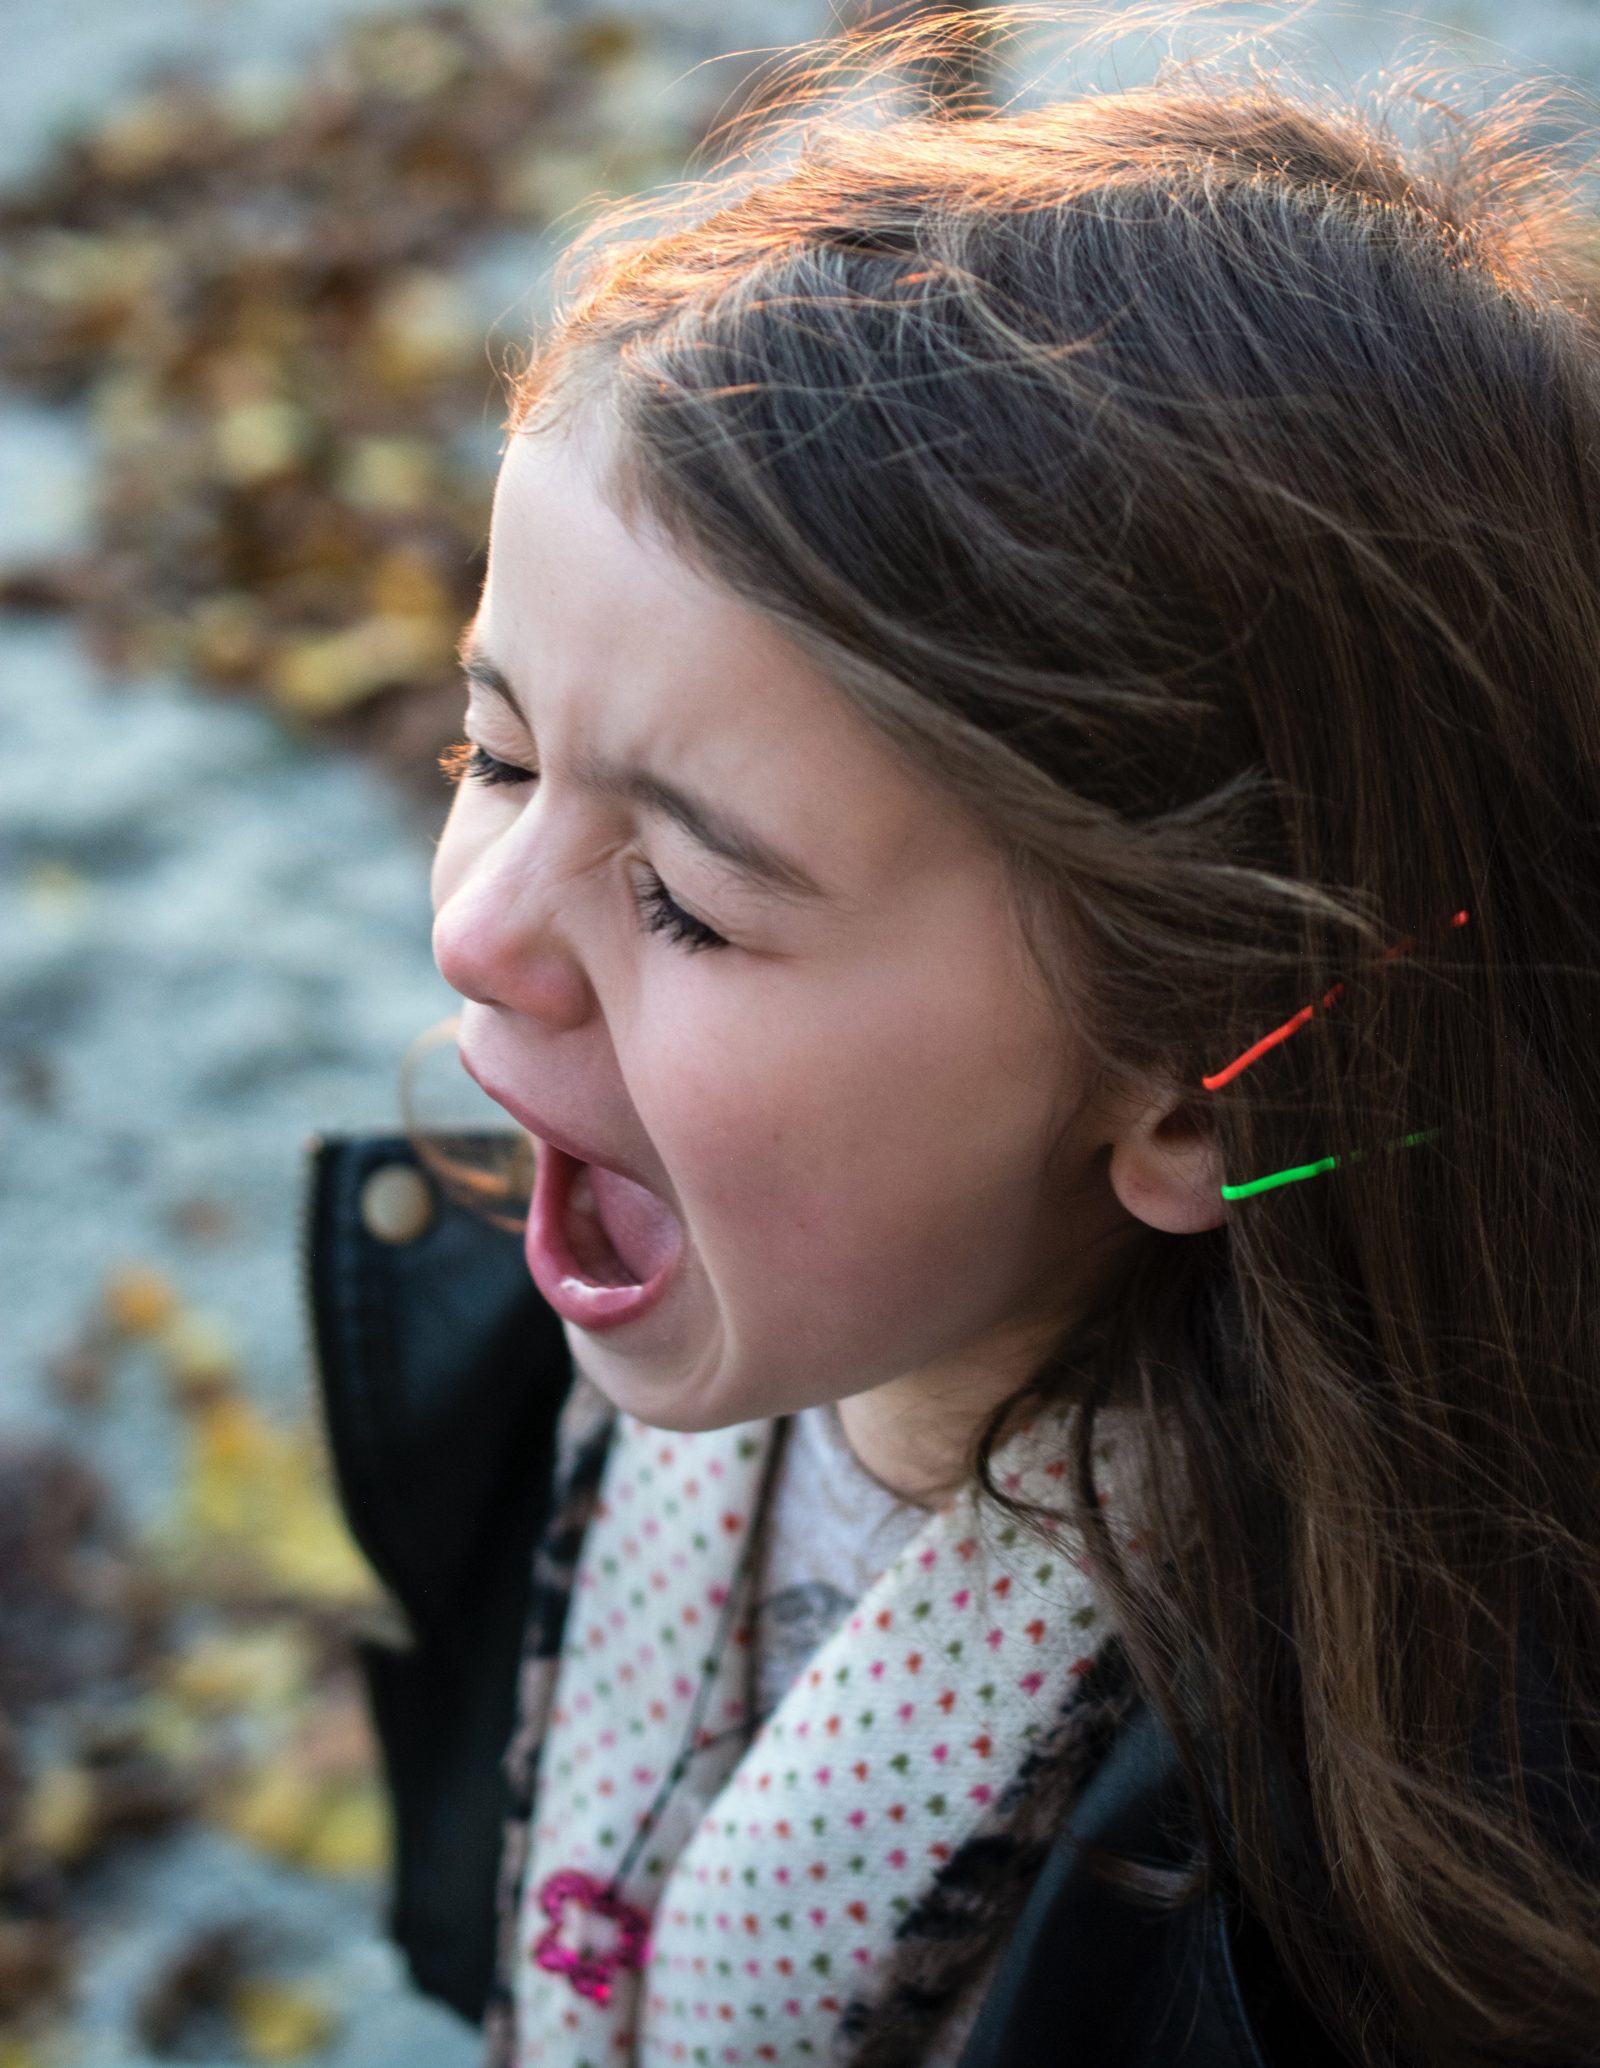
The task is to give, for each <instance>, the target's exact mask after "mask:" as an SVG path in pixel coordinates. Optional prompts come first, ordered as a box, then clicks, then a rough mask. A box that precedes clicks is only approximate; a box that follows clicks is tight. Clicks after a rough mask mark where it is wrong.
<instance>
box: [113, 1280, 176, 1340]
mask: <svg viewBox="0 0 1600 2068" xmlns="http://www.w3.org/2000/svg"><path fill="white" fill-rule="evenodd" d="M100 1310H101V1312H102V1313H103V1314H104V1316H105V1319H106V1324H107V1326H108V1327H109V1328H111V1329H112V1330H113V1332H114V1333H115V1334H117V1335H119V1336H152V1335H154V1334H155V1332H156V1331H157V1329H159V1328H163V1327H165V1326H166V1324H167V1323H168V1322H169V1321H171V1320H172V1319H173V1317H174V1316H175V1315H176V1313H177V1312H178V1292H177V1288H176V1287H175V1286H174V1285H173V1283H172V1280H171V1279H170V1278H168V1277H167V1275H166V1273H165V1272H164V1271H161V1270H159V1269H158V1268H157V1267H156V1266H155V1265H154V1264H143V1263H134V1264H121V1265H119V1266H118V1267H117V1268H116V1269H115V1270H114V1271H111V1272H109V1273H108V1274H107V1276H106V1279H105V1282H104V1284H103V1285H102V1286H101V1288H100Z"/></svg>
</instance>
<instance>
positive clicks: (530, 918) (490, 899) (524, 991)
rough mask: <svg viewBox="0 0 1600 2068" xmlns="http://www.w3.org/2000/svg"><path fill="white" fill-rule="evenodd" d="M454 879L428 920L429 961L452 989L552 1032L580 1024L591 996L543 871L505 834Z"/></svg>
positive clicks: (521, 843)
mask: <svg viewBox="0 0 1600 2068" xmlns="http://www.w3.org/2000/svg"><path fill="white" fill-rule="evenodd" d="M440 860H441V863H443V862H444V861H445V860H446V857H445V856H444V855H443V854H441V856H440ZM441 873H443V871H441ZM452 874H453V877H454V880H453V881H452V882H451V884H450V887H449V889H448V891H447V893H446V895H445V896H444V897H443V898H442V900H441V901H440V903H439V906H438V909H437V910H436V912H435V914H434V921H433V959H434V961H435V962H436V963H437V964H438V967H439V974H440V975H441V976H442V977H443V978H444V980H445V982H446V983H447V984H448V985H449V986H450V988H451V990H452V991H457V992H459V993H460V994H461V996H462V997H463V998H467V999H471V1000H472V1001H473V1002H474V1003H476V1004H479V1005H497V1006H503V1007H505V1008H506V1009H508V1010H509V1011H511V1012H515V1013H519V1014H522V1015H525V1016H526V1017H528V1018H530V1019H535V1020H538V1021H540V1022H541V1023H542V1024H544V1025H545V1026H547V1027H549V1028H550V1029H551V1030H552V1031H553V1032H562V1031H566V1030H569V1029H572V1028H575V1027H579V1026H581V1025H582V1024H583V1023H584V1021H585V1020H587V1019H588V1018H589V1016H590V1014H591V1013H592V1012H593V1011H594V1009H595V1001H594V994H593V991H592V990H591V988H590V984H589V979H588V976H587V974H586V973H585V970H584V967H583V963H582V961H581V959H580V958H579V956H578V954H577V952H576V950H575V948H574V946H573V944H572V942H571V940H570V939H569V938H568V937H567V934H566V932H565V930H564V927H563V923H562V913H561V910H560V905H561V899H560V897H559V892H558V886H557V885H556V884H555V883H553V882H552V880H551V875H550V870H549V869H548V867H546V866H542V865H541V863H540V861H539V860H538V858H537V857H536V856H534V855H533V854H532V853H531V852H530V851H529V849H528V846H527V844H526V842H525V841H518V840H517V839H516V837H515V834H514V833H508V834H507V835H504V836H502V838H501V839H500V840H498V841H496V842H494V843H493V844H492V845H491V846H490V847H488V848H487V849H486V850H484V851H483V852H481V853H479V854H478V855H476V856H475V857H473V858H472V860H470V861H469V862H468V863H467V864H466V866H465V867H464V868H462V869H461V870H460V871H459V873H455V872H452Z"/></svg>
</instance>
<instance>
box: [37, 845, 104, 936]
mask: <svg viewBox="0 0 1600 2068" xmlns="http://www.w3.org/2000/svg"><path fill="white" fill-rule="evenodd" d="M92 894H93V886H92V885H91V884H90V882H89V879H88V877H87V876H85V875H84V873H83V871H82V870H81V869H75V868H74V867H73V866H72V864H71V863H70V862H57V861H48V860H47V861H40V862H30V863H29V865H28V867H27V868H26V869H25V870H24V871H23V874H22V896H23V902H24V904H25V906H26V908H27V910H28V911H29V913H30V914H31V915H32V917H34V918H35V919H38V920H40V921H42V922H43V923H44V924H46V925H48V926H76V925H77V924H78V923H79V922H80V921H81V920H83V919H84V918H85V917H86V915H87V913H88V909H89V899H90V897H91V896H92Z"/></svg>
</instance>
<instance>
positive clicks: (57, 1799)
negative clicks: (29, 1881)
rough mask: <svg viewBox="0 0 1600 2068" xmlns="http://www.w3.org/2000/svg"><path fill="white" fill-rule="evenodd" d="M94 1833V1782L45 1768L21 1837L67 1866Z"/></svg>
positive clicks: (31, 1793)
mask: <svg viewBox="0 0 1600 2068" xmlns="http://www.w3.org/2000/svg"><path fill="white" fill-rule="evenodd" d="M97 1830H98V1818H97V1813H96V1801H95V1790H94V1782H93V1781H92V1780H91V1779H90V1778H89V1776H88V1775H87V1774H86V1773H85V1772H84V1770H83V1768H82V1767H81V1766H47V1767H45V1768H44V1769H43V1770H42V1771H41V1772H40V1773H39V1774H38V1775H37V1776H36V1777H35V1779H34V1782H33V1786H32V1787H31V1788H30V1789H29V1790H28V1795H27V1800H26V1802H25V1803H24V1805H23V1811H22V1834H23V1837H24V1838H25V1839H26V1840H27V1841H28V1843H29V1844H31V1845H36V1846H38V1848H39V1849H40V1851H41V1852H46V1853H48V1854H49V1855H50V1857H51V1858H52V1859H53V1860H59V1861H60V1862H61V1863H62V1864H63V1865H65V1866H70V1865H71V1864H72V1862H73V1861H75V1860H81V1859H82V1858H83V1857H84V1855H85V1854H86V1853H87V1852H88V1851H89V1850H90V1849H91V1847H92V1846H93V1845H94V1842H95V1838H96V1835H97ZM0 2059H3V2057H0Z"/></svg>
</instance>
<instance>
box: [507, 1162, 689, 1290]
mask: <svg viewBox="0 0 1600 2068" xmlns="http://www.w3.org/2000/svg"><path fill="white" fill-rule="evenodd" d="M582 1167H583V1166H582V1165H581V1164H580V1163H578V1162H577V1161H576V1160H575V1159H574V1158H573V1157H571V1156H568V1155H567V1154H566V1152H565V1150H562V1149H552V1148H551V1146H550V1144H549V1143H548V1142H538V1143H537V1145H536V1149H535V1160H534V1177H533V1198H532V1200H531V1201H530V1202H529V1206H528V1227H527V1233H526V1235H525V1237H524V1241H523V1247H524V1252H525V1254H526V1256H527V1259H528V1270H529V1272H530V1273H531V1274H532V1277H533V1282H534V1284H535V1285H536V1286H538V1288H539V1290H540V1292H542V1293H543V1294H544V1296H545V1298H546V1299H547V1300H548V1301H549V1303H550V1305H551V1306H552V1307H553V1308H554V1309H555V1311H556V1312H557V1313H558V1314H559V1315H560V1316H561V1318H562V1320H563V1321H572V1322H576V1324H577V1325H578V1327H579V1328H585V1329H605V1328H621V1327H622V1325H623V1323H624V1322H628V1321H638V1320H640V1319H642V1317H643V1316H644V1315H646V1314H648V1313H649V1312H650V1310H651V1309H652V1308H653V1307H655V1306H657V1305H659V1303H660V1301H661V1299H662V1297H663V1296H664V1295H665V1293H666V1290H667V1287H668V1286H669V1285H670V1284H671V1282H672V1274H673V1272H674V1271H675V1270H676V1269H677V1265H678V1257H680V1256H681V1255H682V1254H683V1252H682V1249H681V1248H680V1249H679V1251H678V1253H677V1256H674V1257H673V1258H672V1260H671V1261H670V1262H669V1263H666V1264H663V1265H662V1267H661V1269H660V1270H659V1271H658V1272H656V1274H655V1276H654V1277H653V1278H647V1279H646V1280H645V1282H644V1284H643V1285H596V1284H595V1283H594V1281H593V1280H592V1279H589V1278H585V1277H584V1275H583V1273H582V1271H581V1270H580V1269H579V1268H578V1264H577V1260H576V1259H575V1258H574V1256H573V1254H572V1251H571V1250H570V1249H569V1248H568V1247H567V1228H566V1221H567V1195H568V1193H569V1191H570V1189H571V1186H572V1181H573V1179H574V1177H576V1175H577V1173H578V1172H579V1170H581V1169H582Z"/></svg>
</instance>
